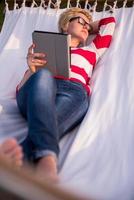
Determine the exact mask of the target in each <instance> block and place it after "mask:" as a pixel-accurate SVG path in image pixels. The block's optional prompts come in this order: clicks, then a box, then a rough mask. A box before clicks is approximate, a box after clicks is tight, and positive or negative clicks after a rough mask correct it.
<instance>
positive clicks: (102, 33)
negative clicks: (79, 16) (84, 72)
mask: <svg viewBox="0 0 134 200" xmlns="http://www.w3.org/2000/svg"><path fill="white" fill-rule="evenodd" d="M114 29H115V18H114V17H107V18H104V19H101V20H100V21H97V22H95V23H94V24H93V30H94V31H96V32H97V31H98V33H97V36H96V37H95V38H94V40H93V42H92V43H93V46H94V48H95V52H96V53H97V55H98V56H97V57H98V58H99V57H101V56H102V55H103V54H104V52H105V51H106V50H107V49H108V48H109V46H110V43H111V40H112V36H113V33H114Z"/></svg>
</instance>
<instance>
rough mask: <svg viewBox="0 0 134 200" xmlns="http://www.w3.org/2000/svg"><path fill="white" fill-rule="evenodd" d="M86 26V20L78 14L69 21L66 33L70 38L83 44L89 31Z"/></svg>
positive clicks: (87, 21) (87, 22)
mask: <svg viewBox="0 0 134 200" xmlns="http://www.w3.org/2000/svg"><path fill="white" fill-rule="evenodd" d="M88 24H89V20H88V18H87V17H86V16H85V15H84V14H82V13H78V15H77V16H74V17H73V18H72V19H70V21H69V23H68V27H67V33H68V34H70V35H71V36H72V38H76V39H78V40H79V42H80V43H85V41H86V40H87V37H88V34H89V33H88V31H89V29H90V26H88Z"/></svg>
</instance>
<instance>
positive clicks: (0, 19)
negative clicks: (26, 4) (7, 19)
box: [0, 0, 5, 30]
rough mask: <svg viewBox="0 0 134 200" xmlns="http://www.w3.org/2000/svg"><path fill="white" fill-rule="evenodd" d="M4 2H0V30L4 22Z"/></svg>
mask: <svg viewBox="0 0 134 200" xmlns="http://www.w3.org/2000/svg"><path fill="white" fill-rule="evenodd" d="M4 7H5V4H4V0H2V1H0V30H1V27H2V24H3V20H4Z"/></svg>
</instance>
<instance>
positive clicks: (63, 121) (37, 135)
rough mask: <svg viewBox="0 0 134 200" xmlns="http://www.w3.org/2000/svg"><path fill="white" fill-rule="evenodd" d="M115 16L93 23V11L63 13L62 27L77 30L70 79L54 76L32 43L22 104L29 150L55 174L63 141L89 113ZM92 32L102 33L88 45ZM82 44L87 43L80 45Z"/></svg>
mask: <svg viewBox="0 0 134 200" xmlns="http://www.w3.org/2000/svg"><path fill="white" fill-rule="evenodd" d="M114 27H115V20H114V18H113V17H109V18H105V19H101V20H100V21H96V22H92V17H91V15H90V14H89V12H88V11H86V10H83V9H80V8H71V9H68V10H66V11H65V12H64V13H62V14H61V16H60V19H59V30H60V32H62V33H68V34H70V35H71V44H70V46H71V66H70V68H71V72H70V77H69V79H68V80H67V79H64V78H60V77H52V75H51V73H50V72H49V71H48V70H46V69H45V68H43V65H44V64H45V63H46V62H47V61H46V60H45V55H44V54H43V53H40V52H39V53H33V49H34V47H35V46H34V44H33V45H32V46H31V47H30V48H29V50H28V55H27V63H28V66H29V70H28V71H27V72H26V73H25V75H24V78H23V80H22V81H21V83H20V84H19V86H18V87H17V91H18V92H17V103H18V107H19V109H20V112H21V113H22V115H23V116H24V117H25V118H26V119H27V121H28V127H29V132H28V137H27V138H26V140H25V141H24V142H23V144H22V145H23V148H24V153H25V155H26V156H27V158H28V159H29V160H31V159H32V160H33V161H35V162H36V163H37V169H38V170H39V171H42V173H43V174H44V175H47V176H48V177H49V178H53V179H54V178H57V158H58V155H59V140H60V139H61V138H62V137H63V136H64V135H65V134H67V133H68V132H69V131H70V130H72V129H73V128H74V127H75V126H77V125H78V124H79V123H80V122H81V121H82V119H83V118H84V116H85V114H86V112H87V110H88V106H89V99H90V94H91V89H90V79H91V75H92V71H93V68H94V67H95V65H96V63H97V61H98V59H99V58H100V57H101V56H102V55H103V53H104V52H105V50H106V49H107V48H108V47H109V45H110V42H111V39H112V34H113V32H114ZM90 33H96V34H97V35H96V37H95V39H94V40H93V41H92V43H91V44H90V45H88V46H86V45H85V44H86V41H87V38H88V36H89V35H90ZM80 46H81V47H80Z"/></svg>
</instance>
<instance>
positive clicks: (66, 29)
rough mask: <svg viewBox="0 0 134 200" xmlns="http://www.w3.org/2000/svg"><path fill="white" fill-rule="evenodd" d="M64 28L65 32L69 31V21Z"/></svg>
mask: <svg viewBox="0 0 134 200" xmlns="http://www.w3.org/2000/svg"><path fill="white" fill-rule="evenodd" d="M62 30H63V33H67V32H68V23H67V24H66V26H65V27H64V28H63V29H62Z"/></svg>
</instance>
